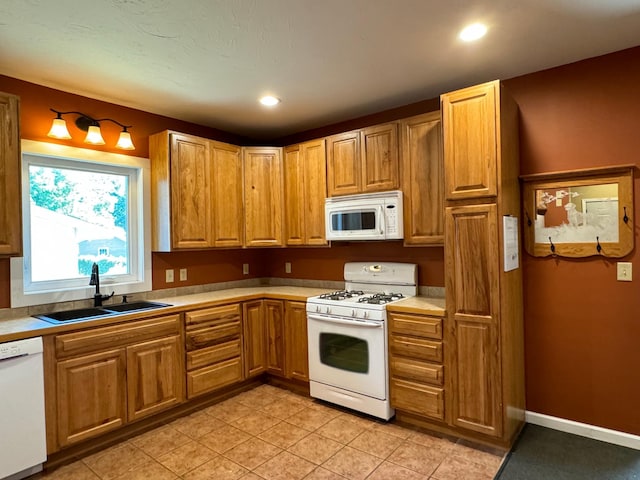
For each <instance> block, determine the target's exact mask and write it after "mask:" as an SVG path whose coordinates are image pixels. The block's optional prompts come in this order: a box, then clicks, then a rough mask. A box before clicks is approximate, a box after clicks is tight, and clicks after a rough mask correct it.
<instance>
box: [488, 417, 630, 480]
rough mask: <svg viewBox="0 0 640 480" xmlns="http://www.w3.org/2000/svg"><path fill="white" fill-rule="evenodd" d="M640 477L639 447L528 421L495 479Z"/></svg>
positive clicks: (604, 479) (557, 479)
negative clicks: (582, 435) (616, 443)
mask: <svg viewBox="0 0 640 480" xmlns="http://www.w3.org/2000/svg"><path fill="white" fill-rule="evenodd" d="M547 479H552V480H585V479H587V480H589V479H603V480H623V479H625V480H627V479H640V450H634V449H632V448H626V447H620V446H618V445H612V444H610V443H606V442H601V441H599V440H593V439H590V438H585V437H580V436H578V435H572V434H570V433H565V432H559V431H557V430H552V429H549V428H545V427H540V426H538V425H532V424H530V423H528V424H527V425H526V426H525V427H524V429H523V430H522V433H521V434H520V437H519V438H518V440H517V441H516V443H515V445H514V446H513V448H512V449H511V452H510V453H509V455H508V457H507V460H506V461H505V463H504V464H503V465H502V468H500V470H499V471H498V474H497V475H496V477H495V480H547Z"/></svg>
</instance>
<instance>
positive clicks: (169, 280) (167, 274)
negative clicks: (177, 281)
mask: <svg viewBox="0 0 640 480" xmlns="http://www.w3.org/2000/svg"><path fill="white" fill-rule="evenodd" d="M164 277H165V278H164V279H165V282H167V283H172V282H173V268H167V269H166V270H165V271H164Z"/></svg>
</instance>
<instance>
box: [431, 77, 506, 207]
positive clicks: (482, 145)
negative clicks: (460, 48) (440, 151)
mask: <svg viewBox="0 0 640 480" xmlns="http://www.w3.org/2000/svg"><path fill="white" fill-rule="evenodd" d="M498 88H499V83H498V82H491V83H485V84H483V85H478V86H475V87H470V88H465V89H463V90H458V91H456V92H452V93H447V94H445V95H442V97H441V103H442V108H441V109H442V123H443V130H444V161H445V187H446V197H447V199H448V200H458V199H468V198H478V197H480V198H481V197H491V196H495V195H497V148H498V131H497V122H496V116H497V113H498V112H497V110H498V107H497V103H496V102H497V101H498V98H499V97H498V96H499V92H498Z"/></svg>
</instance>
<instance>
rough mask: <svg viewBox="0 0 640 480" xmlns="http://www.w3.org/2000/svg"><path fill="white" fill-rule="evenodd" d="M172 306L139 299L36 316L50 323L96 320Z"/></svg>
mask: <svg viewBox="0 0 640 480" xmlns="http://www.w3.org/2000/svg"><path fill="white" fill-rule="evenodd" d="M170 306H171V305H170V304H168V303H158V302H146V301H139V302H131V303H118V304H115V305H103V306H102V307H93V308H78V309H75V310H64V311H62V312H53V313H46V314H40V315H34V317H36V318H39V319H40V320H44V321H45V322H49V323H68V322H81V321H83V320H95V319H98V318H103V317H113V316H117V315H122V314H124V313H129V312H137V311H141V310H152V309H154V308H162V307H170Z"/></svg>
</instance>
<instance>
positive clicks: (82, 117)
mask: <svg viewBox="0 0 640 480" xmlns="http://www.w3.org/2000/svg"><path fill="white" fill-rule="evenodd" d="M49 110H51V111H52V112H53V113H55V114H56V118H54V119H53V123H52V124H51V129H50V130H49V133H48V134H47V136H49V137H52V138H60V139H70V138H71V135H70V134H69V130H68V129H67V122H65V120H64V118H62V116H63V115H71V114H73V115H77V116H78V117H77V118H76V120H75V124H76V127H78V128H79V129H80V130H82V131H84V132H87V136H86V137H85V139H84V141H85V143H90V144H91V145H104V139H103V138H102V133H101V132H100V122H113V123H115V124H116V125H119V126H120V127H121V128H122V132H120V137H119V138H118V143H116V148H121V149H122V150H135V148H136V147H135V146H134V145H133V141H132V140H131V134H130V133H129V132H128V130H127V129H128V128H131V127H132V126H131V125H123V124H122V123H120V122H118V121H116V120H114V119H112V118H92V117H90V116H89V115H87V114H85V113H82V112H74V111H71V112H59V111H58V110H54V109H53V108H50V109H49Z"/></svg>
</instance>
